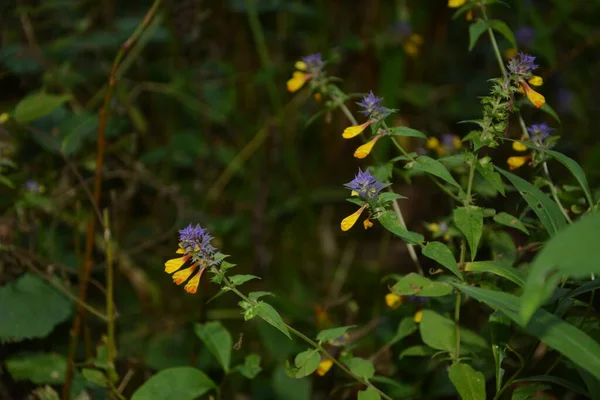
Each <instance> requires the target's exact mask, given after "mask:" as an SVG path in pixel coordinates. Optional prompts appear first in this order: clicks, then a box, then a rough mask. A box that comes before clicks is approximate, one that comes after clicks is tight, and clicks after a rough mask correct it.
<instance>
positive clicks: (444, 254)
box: [421, 242, 464, 281]
mask: <svg viewBox="0 0 600 400" xmlns="http://www.w3.org/2000/svg"><path fill="white" fill-rule="evenodd" d="M421 251H422V253H423V255H424V256H425V257H429V258H431V259H432V260H435V261H437V262H438V263H439V264H441V265H443V266H444V267H446V268H447V269H448V270H449V271H450V272H452V273H453V274H454V275H456V276H457V277H458V278H459V279H460V280H461V281H463V280H464V278H463V276H462V274H461V273H460V270H459V269H458V267H457V266H456V258H454V254H452V251H450V249H449V248H448V246H446V245H445V244H444V243H442V242H429V243H427V245H426V246H425V247H423V250H421Z"/></svg>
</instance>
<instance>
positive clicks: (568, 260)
mask: <svg viewBox="0 0 600 400" xmlns="http://www.w3.org/2000/svg"><path fill="white" fill-rule="evenodd" d="M598 238H600V212H596V213H594V214H589V215H586V216H583V217H582V218H581V219H580V220H579V221H577V222H575V223H574V224H572V225H569V226H567V227H566V228H565V229H563V230H562V231H560V232H559V233H558V234H557V235H556V236H554V237H553V238H551V239H550V240H549V241H548V242H546V244H545V245H544V247H543V248H542V250H541V251H540V252H539V253H538V254H537V256H536V258H535V259H534V261H533V263H532V266H531V268H530V270H529V275H528V277H527V282H526V283H525V291H524V292H523V297H522V300H521V304H522V306H521V316H522V318H523V321H524V322H526V321H529V319H530V318H531V316H532V315H533V314H534V312H535V310H537V309H538V307H540V306H541V305H542V304H544V303H545V302H546V300H547V299H549V298H550V296H551V295H552V292H553V291H554V288H555V287H556V284H557V283H558V282H559V281H560V280H561V279H563V278H565V277H569V276H570V277H575V278H580V277H585V276H590V275H591V274H599V273H600V263H599V262H598V260H599V259H600V246H598Z"/></svg>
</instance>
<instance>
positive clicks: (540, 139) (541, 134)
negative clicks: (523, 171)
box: [506, 123, 554, 170]
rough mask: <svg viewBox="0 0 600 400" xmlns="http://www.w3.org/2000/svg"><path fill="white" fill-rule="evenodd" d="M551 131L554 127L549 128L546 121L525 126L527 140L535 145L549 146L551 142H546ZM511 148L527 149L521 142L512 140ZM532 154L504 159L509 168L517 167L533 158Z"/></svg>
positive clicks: (516, 149)
mask: <svg viewBox="0 0 600 400" xmlns="http://www.w3.org/2000/svg"><path fill="white" fill-rule="evenodd" d="M552 131H554V129H553V128H551V127H550V126H549V125H548V124H546V123H541V124H533V125H531V126H528V127H527V132H529V141H530V142H532V143H533V144H535V145H536V146H540V147H546V148H550V147H551V143H548V139H549V138H550V135H551V134H552ZM512 148H513V150H515V151H519V152H523V151H527V150H528V149H529V148H528V147H527V146H526V145H525V144H523V143H522V142H513V145H512ZM534 156H535V153H532V154H528V155H524V156H513V157H509V158H508V159H507V160H506V163H507V164H508V167H509V169H511V170H512V169H517V168H519V167H522V166H523V165H525V163H526V162H527V161H528V160H529V159H533V158H534Z"/></svg>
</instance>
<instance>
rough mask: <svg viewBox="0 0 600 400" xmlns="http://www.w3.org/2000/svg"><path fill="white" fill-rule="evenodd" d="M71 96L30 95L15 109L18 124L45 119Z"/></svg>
mask: <svg viewBox="0 0 600 400" xmlns="http://www.w3.org/2000/svg"><path fill="white" fill-rule="evenodd" d="M70 98H71V96H69V95H54V94H48V93H44V92H37V93H33V94H30V95H29V96H27V97H25V98H23V99H22V100H21V101H20V102H19V104H17V106H16V108H15V113H14V115H13V116H14V118H15V120H17V122H20V123H27V122H31V121H34V120H36V119H39V118H42V117H45V116H46V115H48V114H50V113H52V111H54V110H55V109H57V108H58V107H60V106H61V105H62V104H64V103H66V102H67V101H69V99H70Z"/></svg>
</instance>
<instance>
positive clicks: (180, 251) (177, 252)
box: [175, 247, 185, 254]
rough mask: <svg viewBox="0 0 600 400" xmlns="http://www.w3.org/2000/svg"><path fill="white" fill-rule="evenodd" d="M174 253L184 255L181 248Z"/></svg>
mask: <svg viewBox="0 0 600 400" xmlns="http://www.w3.org/2000/svg"><path fill="white" fill-rule="evenodd" d="M175 253H176V254H185V249H184V248H183V247H180V248H178V249H177V251H176V252H175Z"/></svg>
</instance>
